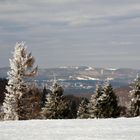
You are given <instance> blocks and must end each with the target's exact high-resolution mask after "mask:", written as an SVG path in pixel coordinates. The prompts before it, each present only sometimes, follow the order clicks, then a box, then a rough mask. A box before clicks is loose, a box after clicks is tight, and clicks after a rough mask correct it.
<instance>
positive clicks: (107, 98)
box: [89, 82, 119, 118]
mask: <svg viewBox="0 0 140 140" xmlns="http://www.w3.org/2000/svg"><path fill="white" fill-rule="evenodd" d="M89 113H90V118H110V117H118V116H119V107H118V101H117V97H116V95H115V93H114V91H113V88H112V85H111V84H110V83H108V82H107V83H106V84H105V86H104V87H103V88H102V87H101V86H98V87H97V89H96V94H95V95H94V96H92V97H91V101H90V104H89Z"/></svg>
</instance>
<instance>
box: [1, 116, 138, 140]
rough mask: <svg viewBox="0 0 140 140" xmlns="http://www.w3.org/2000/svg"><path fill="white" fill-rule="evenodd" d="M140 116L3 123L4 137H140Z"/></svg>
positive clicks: (135, 139) (129, 139) (127, 139)
mask: <svg viewBox="0 0 140 140" xmlns="http://www.w3.org/2000/svg"><path fill="white" fill-rule="evenodd" d="M139 124H140V118H119V119H93V120H90V119H89V120H78V119H77V120H31V121H8V122H0V139H1V140H9V139H10V140H139V139H140V133H139V130H140V125H139Z"/></svg>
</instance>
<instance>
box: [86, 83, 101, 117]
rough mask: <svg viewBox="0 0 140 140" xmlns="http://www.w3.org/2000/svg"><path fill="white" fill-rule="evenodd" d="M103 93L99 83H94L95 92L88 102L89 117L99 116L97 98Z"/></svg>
mask: <svg viewBox="0 0 140 140" xmlns="http://www.w3.org/2000/svg"><path fill="white" fill-rule="evenodd" d="M102 94H103V88H102V86H101V85H96V91H95V94H93V95H91V99H90V102H89V104H88V110H89V117H90V118H99V117H100V110H99V100H98V99H99V98H100V96H101V95H102Z"/></svg>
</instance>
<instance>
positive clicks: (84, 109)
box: [77, 98, 89, 119]
mask: <svg viewBox="0 0 140 140" xmlns="http://www.w3.org/2000/svg"><path fill="white" fill-rule="evenodd" d="M77 118H78V119H86V118H89V113H88V100H87V99H85V98H84V99H82V101H81V103H80V105H79V108H78V111H77Z"/></svg>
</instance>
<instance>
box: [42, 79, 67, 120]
mask: <svg viewBox="0 0 140 140" xmlns="http://www.w3.org/2000/svg"><path fill="white" fill-rule="evenodd" d="M46 100H47V101H46V104H45V107H44V108H43V109H42V112H41V115H42V117H43V118H44V119H63V118H65V112H66V111H67V109H68V106H67V103H66V102H65V101H64V98H63V88H62V87H61V86H59V85H58V84H57V83H56V82H54V83H53V86H52V89H51V92H50V93H48V95H47V98H46Z"/></svg>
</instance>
